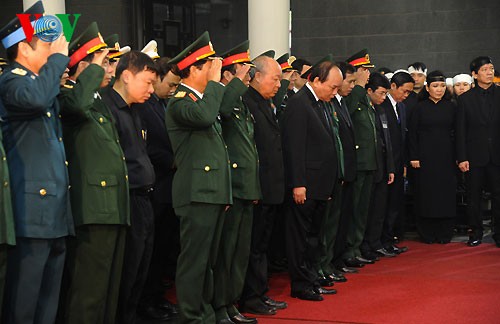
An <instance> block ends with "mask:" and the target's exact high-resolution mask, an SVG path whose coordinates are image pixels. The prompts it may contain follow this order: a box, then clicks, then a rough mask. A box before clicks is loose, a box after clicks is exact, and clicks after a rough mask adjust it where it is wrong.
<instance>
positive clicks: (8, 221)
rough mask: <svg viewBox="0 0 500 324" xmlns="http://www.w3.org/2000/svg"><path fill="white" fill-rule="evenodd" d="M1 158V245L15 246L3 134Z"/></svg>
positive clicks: (0, 145)
mask: <svg viewBox="0 0 500 324" xmlns="http://www.w3.org/2000/svg"><path fill="white" fill-rule="evenodd" d="M0 105H1V102H0ZM0 157H1V158H2V161H0V176H1V177H2V178H1V179H0V180H1V181H2V182H1V183H0V199H1V201H0V244H9V245H14V244H16V233H15V231H14V218H13V214H12V202H11V195H10V179H9V167H8V166H7V156H6V155H5V150H4V149H3V144H2V132H0ZM0 293H1V291H0ZM0 300H1V298H0Z"/></svg>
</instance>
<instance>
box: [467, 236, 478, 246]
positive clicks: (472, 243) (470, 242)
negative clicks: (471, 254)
mask: <svg viewBox="0 0 500 324" xmlns="http://www.w3.org/2000/svg"><path fill="white" fill-rule="evenodd" d="M481 243H482V241H481V240H480V239H476V238H473V237H471V238H470V239H469V240H468V241H467V245H468V246H478V245H479V244H481Z"/></svg>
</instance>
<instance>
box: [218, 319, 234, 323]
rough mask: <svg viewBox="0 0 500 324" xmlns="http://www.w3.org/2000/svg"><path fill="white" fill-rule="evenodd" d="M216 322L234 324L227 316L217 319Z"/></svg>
mask: <svg viewBox="0 0 500 324" xmlns="http://www.w3.org/2000/svg"><path fill="white" fill-rule="evenodd" d="M216 323H217V324H234V322H233V321H231V320H230V319H229V318H223V319H221V320H218V321H217V322H216Z"/></svg>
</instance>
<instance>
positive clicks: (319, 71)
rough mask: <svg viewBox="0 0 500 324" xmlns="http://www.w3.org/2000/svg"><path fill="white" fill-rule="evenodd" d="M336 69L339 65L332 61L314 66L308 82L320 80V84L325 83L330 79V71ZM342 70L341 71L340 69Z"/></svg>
mask: <svg viewBox="0 0 500 324" xmlns="http://www.w3.org/2000/svg"><path fill="white" fill-rule="evenodd" d="M334 67H337V68H338V66H337V64H336V63H335V62H332V61H324V62H321V63H320V64H318V65H317V66H314V67H312V68H311V70H310V72H311V73H310V74H309V76H308V78H307V79H308V80H311V81H314V79H316V78H319V81H320V82H325V81H326V79H328V75H329V74H330V70H331V69H333V68H334ZM339 70H340V69H339ZM341 72H342V71H341Z"/></svg>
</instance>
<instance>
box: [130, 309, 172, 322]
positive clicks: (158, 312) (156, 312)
mask: <svg viewBox="0 0 500 324" xmlns="http://www.w3.org/2000/svg"><path fill="white" fill-rule="evenodd" d="M138 313H139V315H140V316H141V317H143V318H145V319H148V320H155V321H169V320H171V319H172V315H170V313H169V312H167V311H166V310H163V309H161V308H158V307H154V306H146V307H145V308H143V309H140V310H139V311H138Z"/></svg>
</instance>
